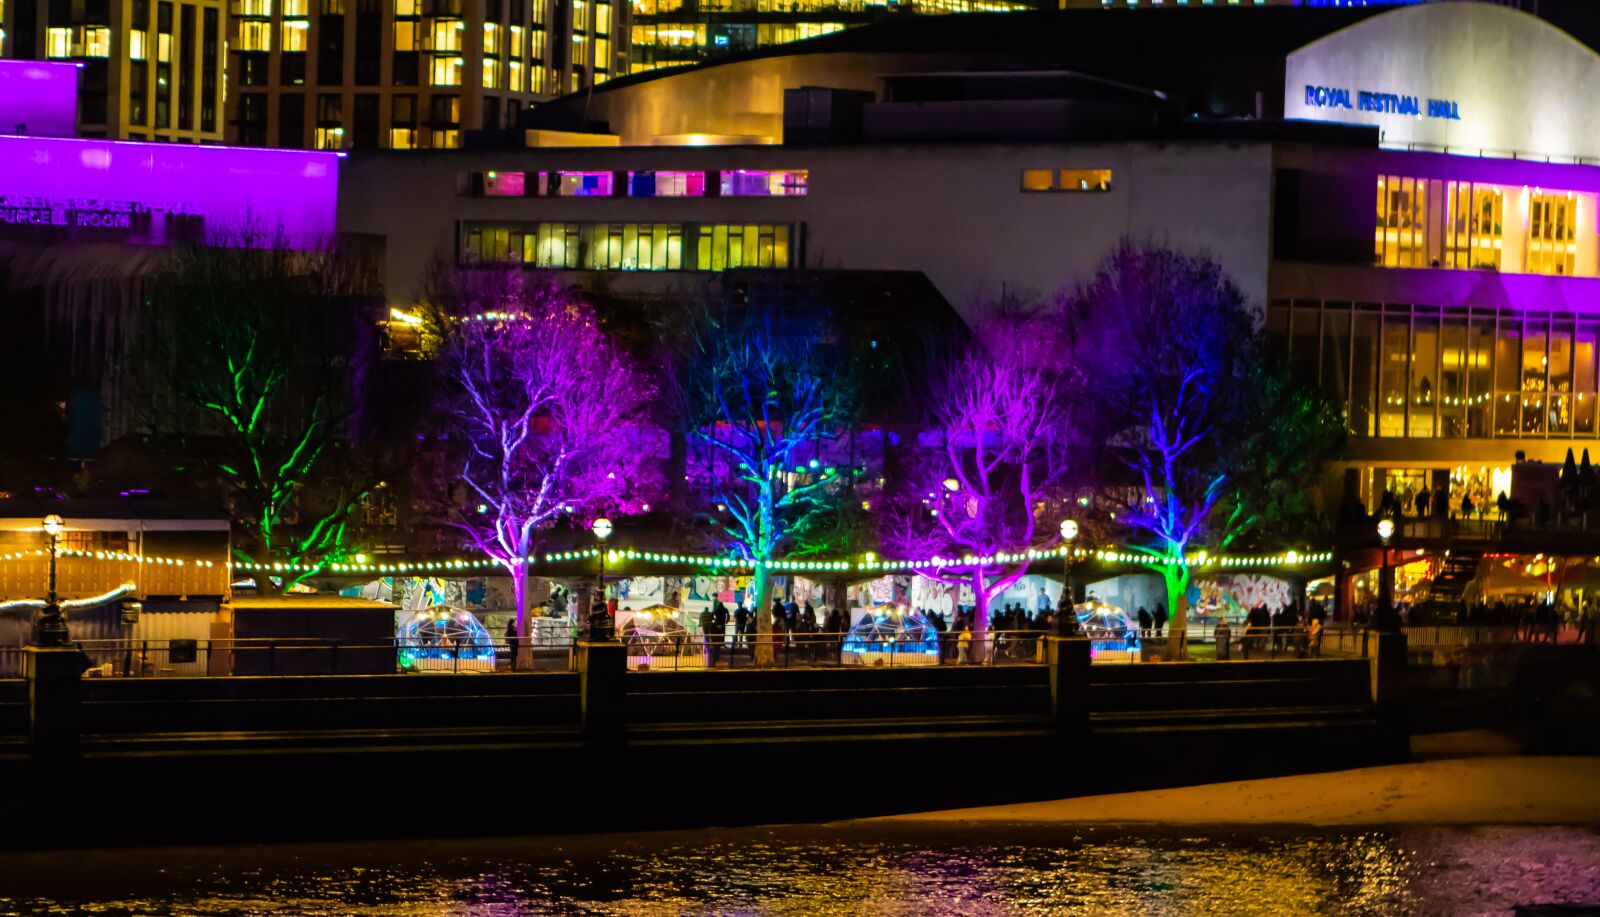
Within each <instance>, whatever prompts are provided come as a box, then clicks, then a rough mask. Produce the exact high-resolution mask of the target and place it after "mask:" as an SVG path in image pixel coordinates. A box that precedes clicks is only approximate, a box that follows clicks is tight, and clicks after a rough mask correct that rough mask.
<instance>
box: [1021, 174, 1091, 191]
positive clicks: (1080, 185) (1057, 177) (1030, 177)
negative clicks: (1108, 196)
mask: <svg viewBox="0 0 1600 917" xmlns="http://www.w3.org/2000/svg"><path fill="white" fill-rule="evenodd" d="M1022 190H1024V191H1068V192H1075V191H1079V192H1081V191H1094V192H1104V191H1110V190H1111V170H1110V169H1023V170H1022Z"/></svg>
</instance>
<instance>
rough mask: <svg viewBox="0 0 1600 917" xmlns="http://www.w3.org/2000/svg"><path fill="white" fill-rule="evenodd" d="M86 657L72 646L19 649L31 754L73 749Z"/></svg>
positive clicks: (77, 731) (75, 742)
mask: <svg viewBox="0 0 1600 917" xmlns="http://www.w3.org/2000/svg"><path fill="white" fill-rule="evenodd" d="M87 663H88V657H86V656H84V655H83V653H82V651H80V650H79V649H78V648H77V647H75V646H27V647H23V649H22V667H23V676H24V677H25V678H27V679H28V727H29V733H30V735H31V736H32V738H33V753H34V755H35V756H40V757H45V756H53V755H61V754H69V753H71V752H73V751H76V750H77V747H78V736H79V733H80V724H79V717H78V714H79V703H80V698H81V696H82V689H83V670H84V669H85V668H86V667H87Z"/></svg>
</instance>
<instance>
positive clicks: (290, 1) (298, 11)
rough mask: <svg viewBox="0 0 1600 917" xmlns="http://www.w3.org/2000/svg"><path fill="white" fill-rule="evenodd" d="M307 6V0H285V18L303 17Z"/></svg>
mask: <svg viewBox="0 0 1600 917" xmlns="http://www.w3.org/2000/svg"><path fill="white" fill-rule="evenodd" d="M307 8H308V6H307V4H306V0H283V18H285V19H291V18H294V17H296V16H298V17H300V18H302V19H303V18H305V16H306V10H307Z"/></svg>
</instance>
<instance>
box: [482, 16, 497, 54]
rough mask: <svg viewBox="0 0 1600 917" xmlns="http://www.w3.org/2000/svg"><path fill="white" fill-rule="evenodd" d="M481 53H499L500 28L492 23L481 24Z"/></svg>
mask: <svg viewBox="0 0 1600 917" xmlns="http://www.w3.org/2000/svg"><path fill="white" fill-rule="evenodd" d="M483 53H485V54H499V53H500V27H499V26H498V25H496V24H494V23H492V22H486V23H484V24H483Z"/></svg>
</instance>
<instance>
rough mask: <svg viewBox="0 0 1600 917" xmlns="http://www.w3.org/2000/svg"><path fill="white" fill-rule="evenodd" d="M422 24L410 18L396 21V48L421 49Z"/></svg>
mask: <svg viewBox="0 0 1600 917" xmlns="http://www.w3.org/2000/svg"><path fill="white" fill-rule="evenodd" d="M421 40H422V26H421V25H420V24H418V23H417V22H415V21H414V20H410V19H396V20H395V22H394V49H395V50H396V51H418V50H421V44H420V42H421Z"/></svg>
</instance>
